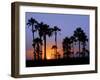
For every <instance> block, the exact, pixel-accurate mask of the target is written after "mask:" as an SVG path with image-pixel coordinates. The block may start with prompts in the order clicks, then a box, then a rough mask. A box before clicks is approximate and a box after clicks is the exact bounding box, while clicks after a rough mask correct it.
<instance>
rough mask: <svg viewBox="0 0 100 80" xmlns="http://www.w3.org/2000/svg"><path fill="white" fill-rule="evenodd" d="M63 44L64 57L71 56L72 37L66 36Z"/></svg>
mask: <svg viewBox="0 0 100 80" xmlns="http://www.w3.org/2000/svg"><path fill="white" fill-rule="evenodd" d="M62 45H63V51H64V58H66V57H69V55H70V49H71V42H70V38H68V37H65V38H64V39H63V42H62Z"/></svg>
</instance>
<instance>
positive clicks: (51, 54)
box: [26, 45, 78, 60]
mask: <svg viewBox="0 0 100 80" xmlns="http://www.w3.org/2000/svg"><path fill="white" fill-rule="evenodd" d="M46 50H47V51H46V52H47V54H46V55H47V59H53V58H54V50H52V49H51V46H50V45H49V46H47V48H46ZM57 51H58V52H59V53H60V55H61V57H63V51H62V49H61V48H58V49H57ZM74 51H75V52H77V51H78V48H74ZM43 53H44V51H43ZM26 58H27V59H28V60H33V58H34V56H33V49H29V50H27V51H26ZM42 58H43V59H44V54H43V55H42Z"/></svg>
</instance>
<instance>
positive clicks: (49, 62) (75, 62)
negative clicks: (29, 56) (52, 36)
mask: <svg viewBox="0 0 100 80" xmlns="http://www.w3.org/2000/svg"><path fill="white" fill-rule="evenodd" d="M81 64H89V58H88V57H84V58H69V59H58V60H55V59H52V60H38V61H37V60H36V61H32V60H26V67H39V66H58V65H81Z"/></svg>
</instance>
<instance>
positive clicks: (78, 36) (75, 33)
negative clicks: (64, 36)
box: [74, 27, 83, 53]
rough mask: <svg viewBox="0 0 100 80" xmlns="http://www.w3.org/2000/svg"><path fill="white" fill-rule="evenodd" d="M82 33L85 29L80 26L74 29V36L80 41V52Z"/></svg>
mask: <svg viewBox="0 0 100 80" xmlns="http://www.w3.org/2000/svg"><path fill="white" fill-rule="evenodd" d="M82 33H83V30H82V29H81V28H80V27H79V28H77V29H76V30H75V31H74V36H75V37H76V40H77V41H78V42H79V53H80V52H81V51H80V46H81V41H82Z"/></svg>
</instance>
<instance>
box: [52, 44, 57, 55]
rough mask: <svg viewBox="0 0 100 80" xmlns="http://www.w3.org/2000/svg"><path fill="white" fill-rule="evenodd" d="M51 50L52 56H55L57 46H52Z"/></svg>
mask: <svg viewBox="0 0 100 80" xmlns="http://www.w3.org/2000/svg"><path fill="white" fill-rule="evenodd" d="M51 49H53V50H54V54H56V49H57V46H56V45H53V46H52V48H51Z"/></svg>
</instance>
